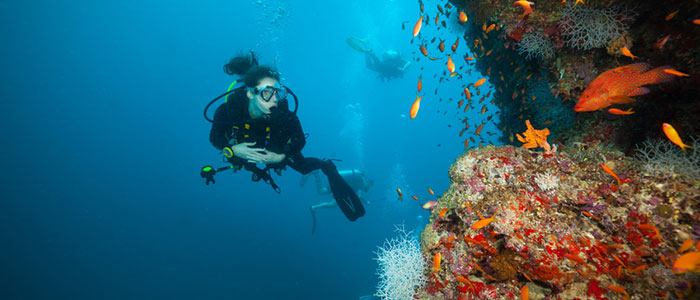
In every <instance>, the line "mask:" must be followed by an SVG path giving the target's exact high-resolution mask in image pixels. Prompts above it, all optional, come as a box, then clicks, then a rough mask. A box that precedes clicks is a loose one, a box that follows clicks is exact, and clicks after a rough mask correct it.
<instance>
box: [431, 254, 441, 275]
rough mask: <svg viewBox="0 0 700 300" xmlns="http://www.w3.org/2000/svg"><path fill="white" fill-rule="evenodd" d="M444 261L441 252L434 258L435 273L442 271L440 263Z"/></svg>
mask: <svg viewBox="0 0 700 300" xmlns="http://www.w3.org/2000/svg"><path fill="white" fill-rule="evenodd" d="M441 260H442V256H441V255H440V252H438V253H436V254H435V256H434V257H433V272H437V271H440V261H441Z"/></svg>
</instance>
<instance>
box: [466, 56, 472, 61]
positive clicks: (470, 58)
mask: <svg viewBox="0 0 700 300" xmlns="http://www.w3.org/2000/svg"><path fill="white" fill-rule="evenodd" d="M464 60H465V61H469V60H474V58H473V57H467V56H465V57H464Z"/></svg>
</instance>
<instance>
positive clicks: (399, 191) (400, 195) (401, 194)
mask: <svg viewBox="0 0 700 300" xmlns="http://www.w3.org/2000/svg"><path fill="white" fill-rule="evenodd" d="M396 192H397V193H399V200H403V199H402V198H403V193H402V192H401V189H400V188H396Z"/></svg>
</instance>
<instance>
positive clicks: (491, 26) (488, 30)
mask: <svg viewBox="0 0 700 300" xmlns="http://www.w3.org/2000/svg"><path fill="white" fill-rule="evenodd" d="M494 28H496V24H491V25H489V27H488V28H486V31H485V32H486V33H489V32H491V30H493V29H494Z"/></svg>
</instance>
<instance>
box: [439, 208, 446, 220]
mask: <svg viewBox="0 0 700 300" xmlns="http://www.w3.org/2000/svg"><path fill="white" fill-rule="evenodd" d="M445 214H447V208H443V209H441V210H440V213H439V214H438V216H439V217H440V218H442V217H444V216H445Z"/></svg>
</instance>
